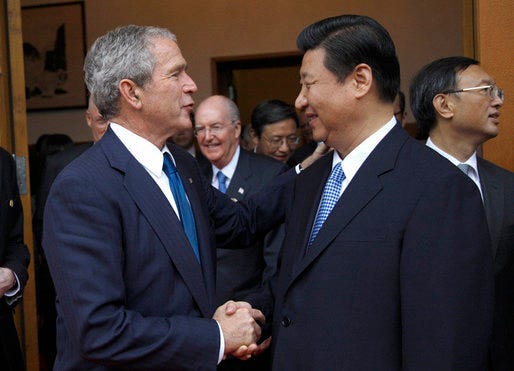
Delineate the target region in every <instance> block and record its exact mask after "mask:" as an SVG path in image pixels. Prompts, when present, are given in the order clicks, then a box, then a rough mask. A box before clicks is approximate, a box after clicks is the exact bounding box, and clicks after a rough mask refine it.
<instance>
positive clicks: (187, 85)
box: [184, 73, 198, 93]
mask: <svg viewBox="0 0 514 371" xmlns="http://www.w3.org/2000/svg"><path fill="white" fill-rule="evenodd" d="M197 90H198V87H197V86H196V83H195V82H194V81H193V79H192V78H191V76H189V75H188V74H187V73H186V77H185V81H184V92H186V93H195V92H196V91H197Z"/></svg>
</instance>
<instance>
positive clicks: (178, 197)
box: [162, 152, 200, 261]
mask: <svg viewBox="0 0 514 371" xmlns="http://www.w3.org/2000/svg"><path fill="white" fill-rule="evenodd" d="M162 170H163V171H164V173H165V174H166V176H167V177H168V181H169V182H170V188H171V192H172V193H173V198H174V199H175V203H176V204H177V208H178V212H179V215H180V220H181V222H182V226H183V227H184V231H185V232H186V235H187V238H188V239H189V242H190V243H191V247H192V248H193V251H194V253H195V255H196V258H197V259H198V261H200V253H199V251H198V239H197V237H196V225H195V219H194V217H193V211H192V210H191V205H189V201H188V200H187V198H186V191H184V186H183V185H182V181H181V180H180V176H179V174H178V172H177V168H176V167H175V164H174V163H173V161H172V160H171V156H170V154H169V153H167V152H164V162H163V164H162Z"/></svg>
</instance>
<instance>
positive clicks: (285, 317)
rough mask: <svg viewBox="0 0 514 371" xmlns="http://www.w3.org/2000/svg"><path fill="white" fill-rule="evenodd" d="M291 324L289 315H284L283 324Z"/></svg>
mask: <svg viewBox="0 0 514 371" xmlns="http://www.w3.org/2000/svg"><path fill="white" fill-rule="evenodd" d="M290 324H291V319H290V318H289V317H288V316H284V317H283V318H282V326H284V327H289V325H290Z"/></svg>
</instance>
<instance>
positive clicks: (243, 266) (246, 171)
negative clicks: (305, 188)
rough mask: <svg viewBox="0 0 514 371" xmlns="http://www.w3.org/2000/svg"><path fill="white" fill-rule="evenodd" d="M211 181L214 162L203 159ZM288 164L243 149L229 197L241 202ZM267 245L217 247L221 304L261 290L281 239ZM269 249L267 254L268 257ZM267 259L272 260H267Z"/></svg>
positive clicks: (217, 289) (218, 290)
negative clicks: (265, 271) (265, 272)
mask: <svg viewBox="0 0 514 371" xmlns="http://www.w3.org/2000/svg"><path fill="white" fill-rule="evenodd" d="M199 162H200V166H201V168H202V172H203V173H204V174H205V176H206V177H207V179H208V181H209V182H210V181H211V180H212V176H213V174H212V165H211V163H210V162H209V160H207V159H204V160H203V161H199ZM286 168H287V167H286V166H285V165H284V164H282V163H281V162H279V161H276V160H273V159H272V158H270V157H265V156H261V155H257V154H255V153H252V152H248V151H245V150H244V149H240V151H239V160H238V162H237V166H236V170H235V172H234V176H233V179H231V181H230V184H229V187H228V188H227V192H226V194H227V196H229V197H230V198H232V199H235V200H238V201H241V200H245V199H246V198H247V197H248V196H249V195H251V194H254V193H256V192H258V191H260V190H261V189H262V188H263V187H264V186H265V185H266V184H269V183H270V182H271V181H272V180H273V179H274V178H276V177H277V176H278V175H279V174H280V173H282V172H283V171H285V170H286ZM272 242H275V243H271V244H269V245H266V247H264V244H263V240H261V241H259V242H257V243H255V244H254V245H253V246H251V247H249V248H244V249H217V250H216V255H217V269H216V300H217V304H218V305H221V304H223V303H225V302H226V301H227V300H230V299H232V300H248V295H249V294H251V293H253V292H255V291H256V290H258V289H260V286H261V282H262V280H263V273H264V270H265V268H266V266H267V265H268V266H271V267H272V268H271V269H272V270H273V272H271V274H270V276H271V275H272V274H273V273H274V269H275V268H274V267H276V259H277V256H278V249H279V248H280V245H281V244H280V242H282V241H272ZM265 252H266V254H267V256H266V257H265V256H264V253H265ZM265 258H267V259H268V261H265Z"/></svg>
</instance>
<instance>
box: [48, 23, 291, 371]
mask: <svg viewBox="0 0 514 371" xmlns="http://www.w3.org/2000/svg"><path fill="white" fill-rule="evenodd" d="M186 67H187V63H186V61H185V59H184V57H183V56H182V54H181V52H180V49H179V47H178V44H177V41H176V37H175V35H173V34H172V33H171V32H169V31H168V30H166V29H162V28H156V27H144V26H134V25H130V26H124V27H119V28H116V29H115V30H112V31H110V32H108V33H107V34H105V35H103V36H101V37H100V38H98V39H97V40H96V41H95V42H94V44H93V46H92V47H91V49H90V50H89V52H88V54H87V56H86V60H85V65H84V71H85V80H86V85H87V87H88V90H89V91H90V92H91V95H92V97H93V100H94V102H95V104H96V106H97V107H98V109H99V111H100V113H101V114H102V116H103V117H104V118H105V119H107V120H109V129H108V130H107V132H106V133H105V135H104V136H103V137H102V139H101V140H100V141H98V143H96V144H95V145H94V146H93V147H91V149H90V150H88V151H87V152H85V153H84V154H83V155H82V156H80V157H79V158H78V159H77V160H76V161H74V162H72V163H71V164H70V165H69V166H67V167H66V168H65V169H64V170H63V171H62V172H61V173H60V174H59V175H58V177H57V179H56V180H55V182H54V184H53V186H52V189H51V191H50V195H49V197H48V200H47V204H46V208H45V220H44V225H45V230H44V233H43V248H44V251H45V254H46V257H47V260H48V265H49V268H50V272H51V274H52V278H53V281H54V284H55V288H56V292H57V313H58V318H57V339H58V347H57V348H58V349H57V358H56V362H55V368H56V369H59V370H67V369H88V370H108V369H118V368H120V369H121V368H123V369H146V370H164V369H167V370H169V369H180V370H214V369H215V367H216V365H217V363H219V361H220V360H221V359H222V358H223V357H224V356H226V355H229V354H233V355H235V356H238V357H241V358H248V357H250V356H251V354H252V352H253V351H254V350H255V349H256V348H257V345H256V342H257V340H258V338H259V336H260V327H259V325H258V322H261V321H263V320H264V318H263V316H262V313H261V312H260V311H258V310H256V309H253V308H251V307H250V305H249V304H248V303H244V302H227V303H225V304H224V305H223V306H220V307H219V308H218V309H216V310H215V306H214V293H215V292H214V285H215V256H216V255H215V250H214V247H215V246H220V247H225V246H227V245H228V244H230V243H233V244H236V245H239V246H240V245H246V244H249V243H251V242H253V240H254V239H255V238H260V236H261V234H262V233H265V232H267V231H268V230H269V229H271V227H272V226H273V225H275V224H276V223H280V222H281V221H282V220H283V217H284V210H285V201H284V194H285V193H287V192H289V191H290V188H291V185H292V180H293V179H294V175H293V173H291V172H288V173H286V174H284V176H281V177H279V178H278V179H277V180H276V182H274V187H273V189H271V190H270V191H269V192H267V193H266V194H265V195H262V196H261V197H258V196H256V197H255V198H254V199H251V200H248V202H246V203H244V204H243V203H235V202H232V201H231V200H230V198H228V197H227V196H226V195H223V194H222V193H220V192H218V191H217V190H216V189H215V188H213V187H212V186H211V185H210V184H209V182H207V181H206V180H205V179H204V177H203V175H202V174H201V172H200V169H199V167H198V165H197V163H196V160H195V159H194V158H193V157H192V156H190V155H189V153H187V152H185V151H183V150H182V149H180V148H179V147H177V146H174V145H170V146H167V145H166V140H167V138H170V137H171V136H172V135H173V134H174V133H175V132H176V131H178V130H182V129H184V128H186V127H187V126H189V125H191V121H190V114H191V111H192V109H193V103H194V102H193V99H192V94H193V93H194V92H195V91H196V90H197V87H196V85H195V83H194V81H193V80H192V79H191V78H190V77H189V75H188V74H187V72H186ZM264 200H266V202H267V205H266V206H267V207H266V209H264V208H262V207H259V205H262V204H264Z"/></svg>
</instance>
